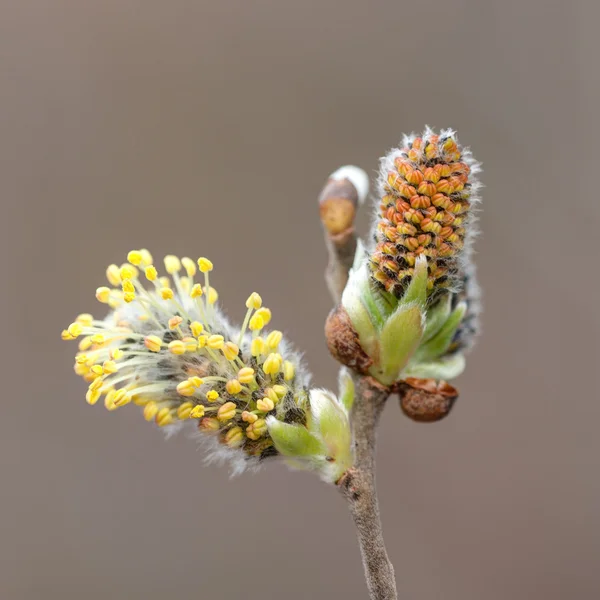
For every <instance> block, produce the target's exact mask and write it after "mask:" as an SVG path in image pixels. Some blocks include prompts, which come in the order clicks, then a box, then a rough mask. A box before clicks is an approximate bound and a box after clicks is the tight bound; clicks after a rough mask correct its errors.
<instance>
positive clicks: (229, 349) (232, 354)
mask: <svg viewBox="0 0 600 600" xmlns="http://www.w3.org/2000/svg"><path fill="white" fill-rule="evenodd" d="M221 351H222V352H223V354H224V356H225V358H226V359H227V360H234V359H235V358H237V356H238V354H239V352H240V349H239V347H238V345H237V344H234V343H233V342H225V344H224V345H223V348H222V349H221Z"/></svg>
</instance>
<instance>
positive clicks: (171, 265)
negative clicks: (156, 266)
mask: <svg viewBox="0 0 600 600" xmlns="http://www.w3.org/2000/svg"><path fill="white" fill-rule="evenodd" d="M165 270H166V272H167V273H168V274H169V275H174V274H175V273H179V271H181V261H180V260H179V259H178V258H177V257H176V256H173V255H172V254H169V255H167V256H165Z"/></svg>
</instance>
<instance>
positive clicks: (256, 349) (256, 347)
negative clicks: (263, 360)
mask: <svg viewBox="0 0 600 600" xmlns="http://www.w3.org/2000/svg"><path fill="white" fill-rule="evenodd" d="M264 352H265V341H264V340H263V339H262V338H261V337H256V338H254V339H253V340H252V344H251V345H250V353H251V354H252V356H254V357H257V356H260V355H261V354H264Z"/></svg>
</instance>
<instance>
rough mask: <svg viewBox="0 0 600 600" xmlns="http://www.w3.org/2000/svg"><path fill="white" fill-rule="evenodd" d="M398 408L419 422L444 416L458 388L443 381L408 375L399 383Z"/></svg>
mask: <svg viewBox="0 0 600 600" xmlns="http://www.w3.org/2000/svg"><path fill="white" fill-rule="evenodd" d="M399 392H400V408H402V411H403V412H404V414H405V415H406V416H407V417H409V418H410V419H412V420H413V421H418V422H421V423H427V422H433V421H439V420H441V419H443V418H444V417H446V416H447V415H448V414H449V412H450V410H451V409H452V406H453V405H454V402H455V401H456V399H457V398H458V390H457V389H456V388H454V387H452V386H451V385H450V384H449V383H447V382H445V381H436V380H435V379H417V378H416V377H408V378H406V379H405V380H404V381H402V382H401V383H400V385H399Z"/></svg>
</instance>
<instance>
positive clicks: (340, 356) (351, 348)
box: [325, 306, 373, 375]
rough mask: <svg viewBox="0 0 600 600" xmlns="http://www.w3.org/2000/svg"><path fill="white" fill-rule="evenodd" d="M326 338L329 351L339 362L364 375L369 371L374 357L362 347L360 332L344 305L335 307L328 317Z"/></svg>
mask: <svg viewBox="0 0 600 600" xmlns="http://www.w3.org/2000/svg"><path fill="white" fill-rule="evenodd" d="M325 339H326V340H327V347H328V348H329V352H331V355H332V356H333V358H335V359H336V360H337V361H338V362H339V363H341V364H343V365H346V366H347V367H350V368H351V369H353V370H354V371H357V372H359V373H362V374H363V375H364V374H367V373H368V371H369V367H370V366H371V365H372V364H373V359H371V358H370V357H369V356H368V355H367V354H366V353H365V351H364V350H363V349H362V347H361V345H360V341H359V339H358V333H356V330H355V329H354V327H353V326H352V322H351V321H350V317H349V315H348V313H347V312H346V309H345V308H343V307H342V306H338V307H337V308H334V309H333V310H332V311H331V313H330V314H329V316H328V317H327V321H326V322H325Z"/></svg>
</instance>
